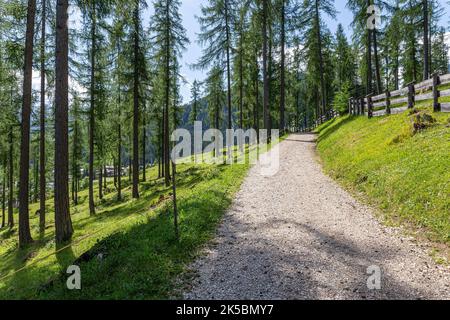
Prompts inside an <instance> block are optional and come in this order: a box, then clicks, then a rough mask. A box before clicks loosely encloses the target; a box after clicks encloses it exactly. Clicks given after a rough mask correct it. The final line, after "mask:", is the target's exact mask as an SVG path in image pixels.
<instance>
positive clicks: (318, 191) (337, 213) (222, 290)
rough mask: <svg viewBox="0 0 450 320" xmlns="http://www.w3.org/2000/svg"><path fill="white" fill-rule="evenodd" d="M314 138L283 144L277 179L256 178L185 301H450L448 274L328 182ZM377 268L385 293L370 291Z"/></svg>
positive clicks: (199, 266) (197, 266)
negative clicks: (372, 269)
mask: <svg viewBox="0 0 450 320" xmlns="http://www.w3.org/2000/svg"><path fill="white" fill-rule="evenodd" d="M315 138H316V137H315V136H314V135H308V134H306V135H292V136H291V137H290V138H289V139H287V140H286V141H284V142H282V143H281V144H280V157H281V168H280V171H279V172H278V174H276V175H275V176H272V177H264V176H261V175H260V170H259V168H258V166H255V167H253V168H252V169H251V170H250V173H249V175H248V177H247V179H246V180H245V182H244V184H243V186H242V188H241V190H240V192H239V193H238V194H237V197H236V199H235V201H234V203H233V205H232V208H231V209H230V210H229V211H228V212H227V213H226V215H225V217H224V220H223V222H222V225H221V226H220V228H219V230H218V234H217V237H216V239H215V241H214V243H213V244H212V245H211V246H210V247H209V248H208V249H206V252H205V255H204V257H202V258H199V260H197V261H196V262H195V263H194V264H193V265H192V266H191V268H192V270H193V271H194V272H195V274H196V275H197V277H195V279H194V281H193V287H192V288H191V291H190V292H187V293H185V294H184V297H185V298H186V299H219V300H220V299H252V300H253V299H263V300H264V299H450V268H448V267H443V266H439V265H437V264H436V263H434V261H433V260H432V259H431V258H430V256H429V255H428V253H427V247H426V246H425V245H421V244H419V243H417V242H416V241H414V239H412V238H410V237H407V236H405V235H404V233H403V232H402V231H401V230H399V229H395V228H389V227H385V226H383V225H381V224H380V223H379V222H378V221H377V220H376V218H375V217H374V213H373V212H372V211H371V209H370V208H368V207H366V206H364V205H362V204H361V203H359V202H358V201H356V200H355V199H354V198H353V197H352V196H351V195H349V193H347V192H346V191H344V190H343V189H342V188H341V187H339V186H338V185H337V184H336V183H335V182H334V181H333V180H332V179H330V178H329V177H327V176H326V175H325V174H324V173H323V172H322V170H321V166H320V165H319V164H318V162H317V160H316V158H315V157H316V156H315ZM369 266H378V267H379V268H381V272H382V278H381V290H369V289H368V286H367V280H368V278H369V275H367V268H368V267H369Z"/></svg>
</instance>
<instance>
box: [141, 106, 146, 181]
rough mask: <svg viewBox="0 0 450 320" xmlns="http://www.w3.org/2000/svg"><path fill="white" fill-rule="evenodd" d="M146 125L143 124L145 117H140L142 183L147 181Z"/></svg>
mask: <svg viewBox="0 0 450 320" xmlns="http://www.w3.org/2000/svg"><path fill="white" fill-rule="evenodd" d="M146 125H147V124H146V123H145V115H144V116H143V117H142V181H143V182H146V181H147V173H146V170H145V169H146V163H147V160H146V159H145V157H146V152H147V150H146V144H147V136H146V134H147V130H146Z"/></svg>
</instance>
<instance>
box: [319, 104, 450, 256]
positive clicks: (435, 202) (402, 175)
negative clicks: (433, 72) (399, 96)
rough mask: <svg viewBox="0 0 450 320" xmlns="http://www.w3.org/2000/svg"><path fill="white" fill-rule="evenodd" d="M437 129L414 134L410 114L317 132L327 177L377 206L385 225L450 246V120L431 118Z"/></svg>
mask: <svg viewBox="0 0 450 320" xmlns="http://www.w3.org/2000/svg"><path fill="white" fill-rule="evenodd" d="M418 108H419V110H423V111H426V112H428V113H429V114H432V115H433V117H434V118H436V120H437V121H438V122H437V123H436V124H435V125H433V126H431V127H429V128H428V129H426V130H424V131H421V132H419V133H416V134H413V131H412V120H411V116H410V115H409V112H405V113H403V114H399V115H392V116H385V117H377V118H373V119H368V118H367V117H351V116H347V117H342V118H339V119H335V120H332V121H330V122H328V123H325V124H324V125H322V126H321V127H319V128H318V129H317V132H318V133H319V138H318V152H319V154H320V156H321V159H322V161H323V164H324V168H325V170H326V172H327V173H329V174H330V175H331V176H332V177H334V178H335V179H337V180H338V181H339V182H341V183H342V184H343V185H344V186H345V187H347V188H349V189H351V190H353V191H355V192H356V193H358V194H360V195H362V196H363V198H364V199H365V200H366V201H367V202H369V203H371V204H373V205H375V206H377V207H378V208H380V209H381V212H383V213H384V214H383V216H384V217H385V218H386V221H387V222H388V223H395V224H398V223H402V224H405V225H408V226H409V227H412V228H409V229H410V230H411V231H415V232H416V234H417V235H425V236H427V237H428V238H429V239H432V240H434V241H437V242H440V243H444V246H445V247H447V248H448V244H449V243H450V127H449V124H450V114H445V113H432V111H431V106H430V105H429V103H428V105H426V104H425V105H421V106H418Z"/></svg>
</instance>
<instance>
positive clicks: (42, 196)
mask: <svg viewBox="0 0 450 320" xmlns="http://www.w3.org/2000/svg"><path fill="white" fill-rule="evenodd" d="M46 21H47V0H42V30H41V114H40V125H41V128H40V137H39V138H40V139H39V230H40V232H41V233H42V232H44V231H45V214H46V212H45V210H46V209H45V202H46V193H47V181H46V156H45V117H46V116H45V41H46Z"/></svg>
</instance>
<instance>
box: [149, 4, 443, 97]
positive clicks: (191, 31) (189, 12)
mask: <svg viewBox="0 0 450 320" xmlns="http://www.w3.org/2000/svg"><path fill="white" fill-rule="evenodd" d="M439 1H440V2H441V5H442V7H443V8H446V9H447V10H446V11H449V10H448V9H449V6H448V4H447V3H446V0H439ZM149 2H150V1H149ZM181 2H182V4H181V8H180V11H181V14H182V16H183V24H184V26H185V28H186V30H187V35H188V37H189V39H190V40H191V44H190V45H189V46H188V50H187V51H186V52H185V53H184V56H183V59H182V61H181V62H182V74H183V75H184V76H185V78H186V80H187V81H189V82H190V83H192V82H193V81H194V80H195V79H197V80H203V79H204V72H202V71H198V70H192V69H191V68H190V67H189V65H191V64H192V63H195V62H196V61H197V60H198V58H199V57H200V56H201V52H202V50H201V48H200V47H199V45H198V44H197V42H196V39H197V34H198V33H199V31H200V27H199V25H198V22H197V19H196V18H195V16H196V15H200V7H201V3H202V2H203V3H205V2H206V1H201V0H181ZM346 3H347V1H344V0H338V1H335V7H336V10H337V11H338V12H339V13H338V15H337V18H336V20H332V19H329V18H326V22H327V25H328V27H329V29H330V30H331V31H332V32H333V33H334V32H335V31H336V28H337V25H338V23H342V25H343V26H344V29H345V32H346V33H347V35H348V36H349V35H350V34H351V27H350V23H351V21H352V19H353V17H352V14H351V12H350V11H349V10H348V9H347V8H346ZM149 6H150V7H151V4H150V3H149ZM151 11H152V10H151V9H150V13H151ZM146 20H147V19H146ZM449 21H450V15H449V13H446V15H445V16H444V17H443V18H442V21H441V23H442V24H444V25H446V26H448V22H449ZM181 90H182V96H183V98H184V102H188V101H189V99H190V86H189V85H185V86H183V87H182V88H181Z"/></svg>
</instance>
